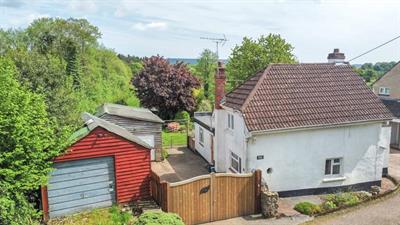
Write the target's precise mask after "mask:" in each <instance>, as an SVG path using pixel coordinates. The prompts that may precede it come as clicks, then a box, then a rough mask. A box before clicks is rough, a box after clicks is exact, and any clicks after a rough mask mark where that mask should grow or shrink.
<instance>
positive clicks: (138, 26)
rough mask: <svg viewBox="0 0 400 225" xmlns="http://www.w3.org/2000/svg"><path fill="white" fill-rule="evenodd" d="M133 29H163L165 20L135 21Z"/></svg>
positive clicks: (165, 25)
mask: <svg viewBox="0 0 400 225" xmlns="http://www.w3.org/2000/svg"><path fill="white" fill-rule="evenodd" d="M132 28H133V29H135V30H142V31H145V30H165V29H167V23H165V22H150V23H142V22H139V23H135V24H133V26H132Z"/></svg>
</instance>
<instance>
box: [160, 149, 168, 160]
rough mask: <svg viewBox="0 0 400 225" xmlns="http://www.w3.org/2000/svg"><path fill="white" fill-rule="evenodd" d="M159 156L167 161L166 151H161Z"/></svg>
mask: <svg viewBox="0 0 400 225" xmlns="http://www.w3.org/2000/svg"><path fill="white" fill-rule="evenodd" d="M161 156H162V158H163V159H167V158H168V157H169V153H168V151H167V150H165V149H163V150H161Z"/></svg>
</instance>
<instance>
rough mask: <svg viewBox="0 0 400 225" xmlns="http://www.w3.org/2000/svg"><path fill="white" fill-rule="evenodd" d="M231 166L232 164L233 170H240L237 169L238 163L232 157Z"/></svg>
mask: <svg viewBox="0 0 400 225" xmlns="http://www.w3.org/2000/svg"><path fill="white" fill-rule="evenodd" d="M231 166H232V168H233V169H234V170H236V171H238V172H240V171H239V163H238V162H237V161H236V160H235V159H233V158H232V159H231Z"/></svg>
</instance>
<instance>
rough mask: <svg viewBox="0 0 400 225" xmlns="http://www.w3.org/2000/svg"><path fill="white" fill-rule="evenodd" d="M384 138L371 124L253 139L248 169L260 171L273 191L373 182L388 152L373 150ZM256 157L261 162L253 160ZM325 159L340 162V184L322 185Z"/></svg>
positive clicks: (266, 135)
mask: <svg viewBox="0 0 400 225" xmlns="http://www.w3.org/2000/svg"><path fill="white" fill-rule="evenodd" d="M384 132H386V131H384ZM386 135H387V133H386V134H385V135H383V134H381V123H374V124H369V125H357V126H355V125H353V126H347V127H338V128H325V129H313V130H303V131H292V132H282V133H274V134H264V135H259V136H254V137H252V138H250V139H249V142H248V155H247V156H248V162H249V169H250V170H251V169H261V170H262V176H263V179H264V180H265V181H266V182H267V184H268V186H269V188H270V189H271V190H273V191H289V190H297V189H307V188H318V187H333V186H340V185H350V184H356V183H363V182H369V181H377V180H380V179H381V175H382V166H383V158H384V155H385V154H387V151H388V150H387V149H381V150H379V148H378V147H377V146H378V144H379V142H380V141H379V139H380V138H382V137H386ZM257 155H264V159H263V160H257ZM328 158H343V162H342V171H343V174H342V175H343V177H344V178H345V179H344V180H342V181H335V182H324V179H325V178H326V176H325V175H324V169H325V160H326V159H328ZM268 168H272V173H271V174H267V172H266V170H267V169H268Z"/></svg>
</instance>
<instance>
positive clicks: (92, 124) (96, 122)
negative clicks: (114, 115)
mask: <svg viewBox="0 0 400 225" xmlns="http://www.w3.org/2000/svg"><path fill="white" fill-rule="evenodd" d="M82 119H83V120H84V121H85V126H84V127H83V128H81V129H79V130H78V131H76V132H75V133H74V134H72V136H71V137H70V138H69V141H70V142H76V141H77V140H79V139H81V138H83V137H85V136H86V135H88V134H89V133H90V132H91V131H92V130H94V129H95V128H96V127H101V128H104V129H106V130H108V131H109V132H111V133H114V134H116V135H118V136H121V137H123V138H125V139H127V140H129V141H132V142H135V143H137V144H139V145H141V146H143V147H145V148H148V149H152V148H153V147H152V146H150V145H149V144H147V143H146V142H144V141H143V140H142V139H140V138H139V137H137V136H135V135H133V134H132V133H130V132H129V131H128V130H126V129H125V128H123V127H120V126H118V125H116V124H113V123H110V122H108V121H106V120H103V119H100V118H98V117H96V116H93V115H92V114H90V113H87V112H85V113H82Z"/></svg>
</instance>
